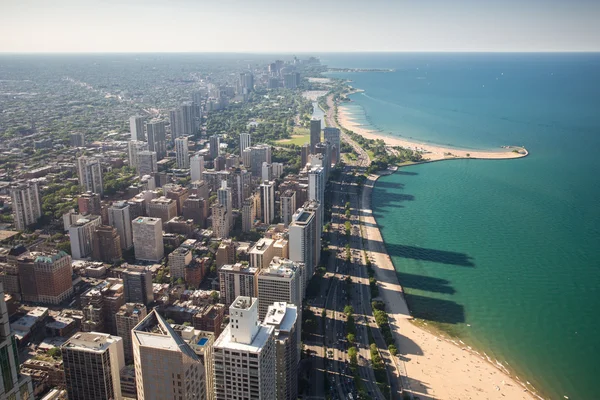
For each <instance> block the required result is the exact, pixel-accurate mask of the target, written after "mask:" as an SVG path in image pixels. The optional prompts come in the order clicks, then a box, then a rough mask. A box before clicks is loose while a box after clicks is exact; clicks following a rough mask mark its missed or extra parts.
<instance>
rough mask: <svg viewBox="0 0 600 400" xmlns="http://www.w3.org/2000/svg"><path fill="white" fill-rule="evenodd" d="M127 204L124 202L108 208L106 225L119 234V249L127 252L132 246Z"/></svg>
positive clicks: (129, 215)
mask: <svg viewBox="0 0 600 400" xmlns="http://www.w3.org/2000/svg"><path fill="white" fill-rule="evenodd" d="M129 211H130V208H129V204H127V203H126V202H124V201H119V202H117V203H113V205H112V206H110V207H109V208H108V223H109V225H110V226H112V227H113V228H115V229H116V230H117V232H118V233H119V240H120V244H121V249H123V250H127V249H130V248H131V246H133V234H132V230H131V219H132V218H131V214H130V213H129Z"/></svg>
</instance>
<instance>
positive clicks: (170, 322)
mask: <svg viewBox="0 0 600 400" xmlns="http://www.w3.org/2000/svg"><path fill="white" fill-rule="evenodd" d="M174 323H175V320H172V319H171V318H169V319H167V324H174Z"/></svg>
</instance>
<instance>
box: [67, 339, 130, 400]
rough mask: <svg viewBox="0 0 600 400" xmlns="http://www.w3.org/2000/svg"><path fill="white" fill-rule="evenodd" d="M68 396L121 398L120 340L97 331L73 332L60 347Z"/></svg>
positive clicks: (100, 399)
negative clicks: (74, 333) (73, 334)
mask: <svg viewBox="0 0 600 400" xmlns="http://www.w3.org/2000/svg"><path fill="white" fill-rule="evenodd" d="M62 357H63V365H64V370H65V381H66V383H67V393H68V396H69V399H81V400H106V399H115V400H117V399H121V398H122V396H121V380H120V371H121V369H122V368H123V367H124V366H125V358H124V356H123V340H122V339H121V338H120V337H118V336H111V335H109V334H107V333H100V332H81V333H77V334H76V335H75V336H73V337H72V338H71V339H69V340H68V341H67V342H66V343H65V344H63V346H62Z"/></svg>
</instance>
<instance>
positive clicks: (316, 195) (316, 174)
mask: <svg viewBox="0 0 600 400" xmlns="http://www.w3.org/2000/svg"><path fill="white" fill-rule="evenodd" d="M325 183H326V178H325V170H324V168H323V167H313V168H311V169H310V170H309V171H308V200H315V201H318V202H319V204H325ZM321 211H323V209H322V208H321ZM324 219H325V213H324V212H321V213H319V223H320V224H321V226H323V222H324Z"/></svg>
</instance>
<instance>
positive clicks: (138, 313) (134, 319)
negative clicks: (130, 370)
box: [115, 303, 148, 364]
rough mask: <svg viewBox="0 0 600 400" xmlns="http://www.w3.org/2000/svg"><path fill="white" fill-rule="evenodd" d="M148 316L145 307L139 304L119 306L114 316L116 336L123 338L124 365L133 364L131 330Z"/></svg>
mask: <svg viewBox="0 0 600 400" xmlns="http://www.w3.org/2000/svg"><path fill="white" fill-rule="evenodd" d="M147 314H148V312H147V310H146V306H145V305H144V304H141V303H126V304H123V305H122V306H121V308H120V309H119V311H118V312H117V314H116V315H115V321H116V325H117V335H118V336H120V337H121V338H123V352H124V353H125V363H126V364H130V363H132V362H133V344H132V343H131V330H132V329H133V328H134V327H135V326H136V325H137V324H139V323H140V321H141V320H143V319H144V318H145V317H146V315H147Z"/></svg>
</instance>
